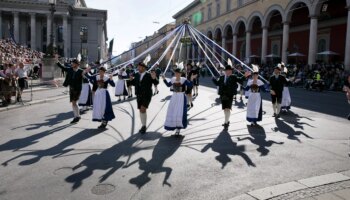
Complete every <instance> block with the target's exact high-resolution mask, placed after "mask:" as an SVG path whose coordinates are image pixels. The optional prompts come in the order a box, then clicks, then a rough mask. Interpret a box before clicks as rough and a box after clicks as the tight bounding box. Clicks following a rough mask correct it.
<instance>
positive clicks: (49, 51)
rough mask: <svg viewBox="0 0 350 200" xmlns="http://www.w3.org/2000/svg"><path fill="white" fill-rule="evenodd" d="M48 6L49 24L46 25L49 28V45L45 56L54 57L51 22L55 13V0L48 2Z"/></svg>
mask: <svg viewBox="0 0 350 200" xmlns="http://www.w3.org/2000/svg"><path fill="white" fill-rule="evenodd" d="M49 4H50V13H51V24H48V26H50V43H49V45H48V48H47V52H46V56H47V57H54V54H55V47H54V35H53V21H54V13H55V12H56V8H55V6H56V0H49Z"/></svg>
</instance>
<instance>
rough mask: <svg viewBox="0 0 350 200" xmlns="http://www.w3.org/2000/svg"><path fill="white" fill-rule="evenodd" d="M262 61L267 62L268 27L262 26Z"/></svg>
mask: <svg viewBox="0 0 350 200" xmlns="http://www.w3.org/2000/svg"><path fill="white" fill-rule="evenodd" d="M262 30H263V31H262V44H261V62H262V63H266V55H267V37H268V27H267V26H265V27H262Z"/></svg>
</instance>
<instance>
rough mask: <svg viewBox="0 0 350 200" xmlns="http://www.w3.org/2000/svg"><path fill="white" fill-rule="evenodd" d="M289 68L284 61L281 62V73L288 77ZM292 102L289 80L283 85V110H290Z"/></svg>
mask: <svg viewBox="0 0 350 200" xmlns="http://www.w3.org/2000/svg"><path fill="white" fill-rule="evenodd" d="M287 73H288V69H287V67H285V65H284V63H281V75H282V76H284V77H285V78H286V80H287V81H288V77H287ZM291 104H292V99H291V97H290V93H289V88H288V82H287V83H286V84H285V85H284V86H283V92H282V102H281V110H282V112H287V111H289V110H290V106H291Z"/></svg>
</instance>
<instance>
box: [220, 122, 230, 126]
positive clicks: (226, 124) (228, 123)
mask: <svg viewBox="0 0 350 200" xmlns="http://www.w3.org/2000/svg"><path fill="white" fill-rule="evenodd" d="M222 126H224V127H228V126H230V122H227V123H223V124H222Z"/></svg>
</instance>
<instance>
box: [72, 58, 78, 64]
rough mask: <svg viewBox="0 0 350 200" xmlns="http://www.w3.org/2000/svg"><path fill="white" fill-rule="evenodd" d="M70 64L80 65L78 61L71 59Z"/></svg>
mask: <svg viewBox="0 0 350 200" xmlns="http://www.w3.org/2000/svg"><path fill="white" fill-rule="evenodd" d="M72 63H74V64H77V65H80V62H79V60H78V59H73V60H72Z"/></svg>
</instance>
